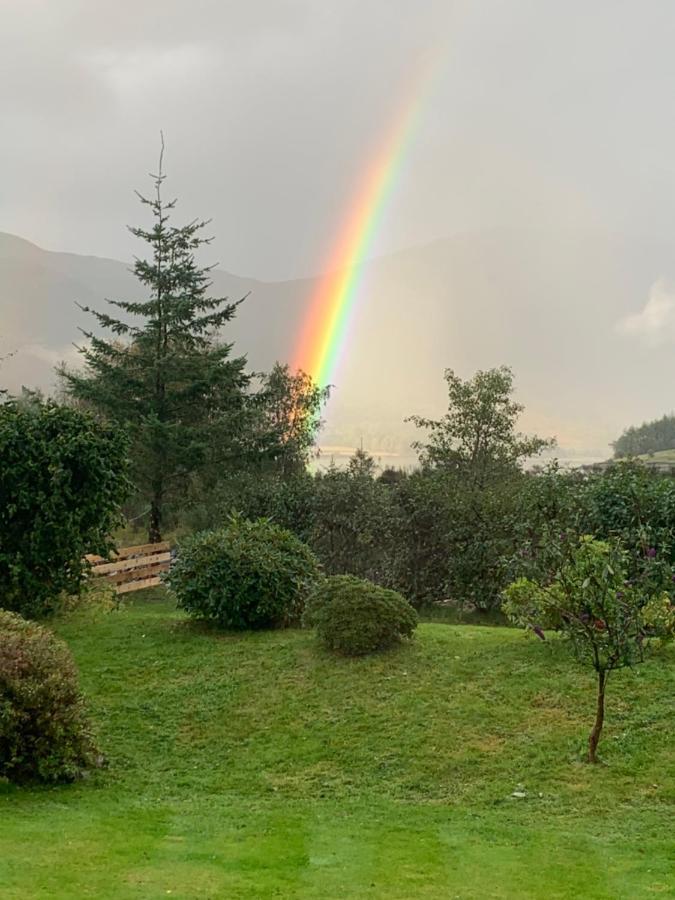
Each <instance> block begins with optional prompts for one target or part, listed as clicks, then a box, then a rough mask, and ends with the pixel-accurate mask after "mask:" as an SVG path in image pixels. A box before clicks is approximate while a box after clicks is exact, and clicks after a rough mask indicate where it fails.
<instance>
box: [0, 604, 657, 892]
mask: <svg viewBox="0 0 675 900" xmlns="http://www.w3.org/2000/svg"><path fill="white" fill-rule="evenodd" d="M57 630H58V631H59V632H60V633H61V634H62V635H63V636H64V637H65V638H66V639H67V640H68V641H69V643H70V645H71V647H72V649H73V651H74V653H75V655H76V657H77V660H78V662H79V664H80V666H81V671H82V680H83V684H84V687H85V689H86V692H87V694H88V696H89V698H90V700H91V705H92V708H93V713H94V716H95V720H96V723H97V727H98V730H99V733H100V742H101V744H102V746H103V748H104V749H105V751H106V752H107V754H108V756H109V758H110V762H111V765H110V768H109V769H108V770H106V771H103V772H101V773H99V774H97V775H95V776H94V777H93V778H92V779H90V780H89V781H86V782H82V783H80V784H77V785H72V786H66V787H60V788H52V789H34V790H17V789H14V788H10V787H4V788H2V787H0V896H1V897H2V898H3V900H9V898H21V900H23V898H33V897H49V898H72V897H78V898H80V897H96V898H112V897H114V898H143V900H146V898H155V897H166V896H173V897H180V898H238V897H251V898H263V897H284V898H293V897H302V898H317V900H318V898H322V900H323V898H342V897H349V898H352V897H364V898H366V897H368V898H371V897H372V898H374V897H382V898H385V897H386V898H388V900H389V898H392V900H395V898H412V897H415V898H417V897H434V898H436V897H438V898H452V897H458V898H477V900H478V898H480V900H484V898H492V897H494V898H499V897H507V898H514V897H517V898H521V897H522V898H527V897H543V898H547V900H549V898H563V897H565V898H567V897H569V898H572V897H574V898H577V897H584V898H586V900H591V898H626V900H629V898H630V900H637V898H641V897H652V896H654V895H660V896H673V893H672V885H673V884H675V859H674V858H673V847H674V842H673V836H672V834H673V832H672V824H673V801H674V800H675V749H674V748H673V742H672V727H673V719H674V709H673V694H674V691H673V687H674V686H675V667H674V666H673V654H672V653H670V654H669V655H668V657H667V659H666V660H665V662H666V664H665V665H664V660H663V659H662V660H661V661H656V660H654V661H652V662H650V663H649V664H647V665H645V666H644V667H642V669H641V670H640V672H639V674H638V675H634V674H632V673H622V674H620V675H618V676H617V677H616V680H615V682H614V684H610V701H609V721H608V730H607V735H606V741H605V744H604V748H603V749H604V756H605V759H606V765H603V766H599V767H595V768H591V767H589V766H587V765H585V764H583V763H582V762H580V753H581V751H582V750H583V737H584V735H585V733H586V731H587V728H588V724H589V714H590V713H591V709H592V704H593V696H592V683H591V680H590V678H589V677H588V676H587V675H586V673H584V672H581V671H579V670H578V669H577V668H576V667H575V665H574V664H573V663H572V662H571V661H570V660H568V658H567V656H566V653H565V652H563V648H562V647H560V646H559V645H556V643H555V642H550V643H548V644H546V645H544V644H541V643H540V642H538V641H534V640H526V639H524V637H523V635H522V634H520V633H518V632H515V631H510V630H505V629H496V628H495V629H493V628H478V627H469V626H447V625H430V624H427V625H423V626H421V627H420V629H419V632H418V637H417V639H416V641H415V642H414V644H412V645H411V646H409V647H405V648H403V649H402V650H400V651H397V652H394V653H391V654H388V655H384V656H380V657H374V658H370V659H365V660H358V661H347V660H338V659H333V658H331V657H329V656H327V655H325V654H323V653H321V652H320V651H319V650H318V649H317V648H316V646H315V643H314V639H313V636H312V635H311V634H308V633H302V632H286V633H268V634H256V635H241V636H230V635H227V636H216V635H214V634H211V633H205V632H200V631H199V630H197V629H195V628H193V627H191V626H190V625H188V624H187V623H186V622H185V620H184V619H183V618H182V617H181V616H180V614H177V613H176V612H174V611H173V610H172V609H171V607H170V606H169V604H168V603H167V602H166V601H165V600H164V599H163V598H162V597H161V594H157V593H156V594H155V595H154V597H151V596H149V595H148V596H146V600H144V601H140V602H137V603H136V604H135V605H130V606H128V607H127V608H126V609H123V610H122V611H120V612H116V613H109V614H103V613H100V614H97V615H96V616H95V617H93V618H92V616H91V614H84V613H79V614H76V615H73V616H71V617H70V618H68V619H66V620H63V621H61V622H59V623H58V625H57ZM520 786H522V788H523V790H524V791H525V792H526V795H527V796H526V797H525V798H522V799H516V798H513V797H512V796H511V795H512V793H513V791H514V790H515V789H517V788H519V787H520Z"/></svg>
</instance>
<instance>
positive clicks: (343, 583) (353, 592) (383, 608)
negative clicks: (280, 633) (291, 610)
mask: <svg viewBox="0 0 675 900" xmlns="http://www.w3.org/2000/svg"><path fill="white" fill-rule="evenodd" d="M305 623H306V624H307V625H310V626H314V627H315V628H316V630H317V634H318V636H319V639H320V640H321V641H322V642H323V643H324V644H325V646H326V647H328V649H330V650H334V651H336V652H337V653H341V654H343V655H344V656H363V655H365V654H366V653H374V652H375V651H377V650H387V649H389V648H390V647H394V646H395V645H396V644H400V643H401V642H402V641H403V640H404V639H405V638H409V637H411V636H412V633H413V631H414V630H415V628H416V627H417V614H416V613H415V610H414V609H413V608H412V606H411V605H410V604H409V603H408V602H407V600H405V599H404V598H403V597H402V596H401V595H400V594H398V593H397V592H396V591H392V590H389V589H387V588H383V587H380V586H379V585H376V584H373V583H372V582H370V581H365V580H362V579H360V578H355V577H354V576H353V575H333V576H331V577H329V578H326V579H324V580H323V581H322V582H321V584H320V585H319V587H318V588H317V590H316V591H315V592H314V594H313V595H312V598H311V600H310V603H309V605H308V609H307V613H306V616H305Z"/></svg>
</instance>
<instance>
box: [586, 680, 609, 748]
mask: <svg viewBox="0 0 675 900" xmlns="http://www.w3.org/2000/svg"><path fill="white" fill-rule="evenodd" d="M607 674H608V673H607V672H605V671H604V670H601V671H599V672H598V701H597V706H596V710H595V724H594V725H593V730H592V731H591V733H590V735H589V738H588V761H589V762H592V763H596V762H597V761H598V756H597V750H598V744H599V743H600V735H601V733H602V726H603V724H604V721H605V687H606V686H607Z"/></svg>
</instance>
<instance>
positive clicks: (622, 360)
mask: <svg viewBox="0 0 675 900" xmlns="http://www.w3.org/2000/svg"><path fill="white" fill-rule="evenodd" d="M359 274H360V277H361V289H360V294H359V299H358V302H357V304H356V308H355V311H354V316H353V319H352V322H351V325H350V331H349V335H348V341H347V345H346V347H345V350H344V356H343V362H342V365H341V368H340V370H339V371H338V373H337V374H336V377H335V380H336V387H335V391H334V397H333V400H332V401H331V403H330V406H329V409H328V413H327V419H328V422H327V426H326V429H325V431H324V435H323V441H324V443H326V444H328V445H344V446H346V447H353V446H355V445H358V444H359V443H360V442H361V441H363V444H364V446H365V447H367V448H370V449H373V450H377V451H387V452H390V453H394V454H399V455H400V454H401V453H402V452H404V448H405V447H406V446H407V445H408V443H409V440H410V437H411V429H410V427H409V426H406V425H404V424H403V419H404V417H405V416H407V415H410V414H411V413H421V414H425V415H437V414H440V413H441V412H442V411H443V408H444V400H445V391H444V383H443V380H442V375H443V370H444V368H445V367H446V366H451V367H452V368H454V369H455V370H457V371H458V372H459V373H460V374H462V375H464V376H468V375H470V374H471V373H472V372H473V371H474V370H475V369H477V368H486V367H490V366H495V365H500V364H502V363H506V364H508V365H510V366H512V367H513V369H514V372H515V375H516V384H517V388H518V397H519V399H520V400H521V401H522V402H523V403H524V404H525V405H526V408H527V411H526V415H525V416H524V417H523V427H524V428H525V429H528V430H537V431H538V432H540V433H542V434H545V435H549V434H555V435H557V436H558V438H559V442H560V445H561V447H562V450H563V453H565V452H567V453H576V454H582V453H584V452H586V453H587V454H588V455H591V456H592V455H596V456H606V455H607V454H608V451H607V443H608V442H609V441H610V440H612V439H613V438H615V437H616V436H617V435H618V434H619V433H620V432H621V431H622V430H623V428H624V427H625V426H626V425H629V424H630V423H632V422H636V421H643V420H644V419H646V418H656V417H658V416H660V415H662V414H663V413H665V412H670V411H671V410H672V409H673V407H674V406H675V403H674V402H673V396H674V391H673V388H672V387H671V385H672V384H673V383H674V377H675V354H673V341H672V340H671V338H672V337H673V336H675V299H673V300H672V309H671V306H670V305H669V304H671V300H670V299H669V298H670V294H669V293H668V283H669V281H670V280H672V281H674V282H675V245H674V244H673V243H672V242H668V241H664V240H659V239H656V238H654V239H652V238H635V237H632V236H628V235H610V234H601V233H591V232H589V233H579V232H564V231H552V230H546V229H537V230H535V229H532V230H493V231H487V232H481V233H471V234H461V235H456V236H454V237H451V238H447V239H443V240H439V241H436V242H434V243H431V244H428V245H424V246H418V247H412V248H410V249H408V250H404V251H401V252H398V253H394V254H391V255H388V256H383V257H379V258H377V259H374V260H371V261H370V262H368V263H366V264H364V265H363V266H362V271H361V272H360V273H359ZM318 285H319V279H318V278H313V279H312V278H309V279H304V280H297V281H287V282H278V283H271V282H263V281H258V280H255V279H253V278H241V277H238V276H235V275H232V274H230V273H228V272H225V271H222V270H220V269H216V270H214V272H213V292H214V293H215V294H220V295H224V296H228V297H229V298H230V299H238V298H240V297H243V296H244V295H246V294H248V295H249V296H248V297H247V299H246V300H245V301H244V302H243V303H242V305H241V306H240V308H239V311H238V314H237V317H236V320H235V321H234V322H233V323H232V325H231V327H230V328H228V332H227V334H228V339H229V338H231V339H233V340H234V341H235V343H236V345H237V350H238V351H239V352H245V353H246V354H247V355H248V357H249V361H250V364H251V367H252V368H253V369H256V370H260V369H265V368H267V367H269V366H270V365H271V364H272V362H274V360H275V359H280V360H287V359H289V358H290V357H291V355H292V352H293V347H294V345H295V341H296V339H297V334H298V331H299V329H300V327H301V324H302V322H303V319H304V316H305V314H306V311H307V309H308V306H309V304H310V302H311V298H312V296H313V294H314V292H315V290H316V289H317V286H318ZM659 286H660V287H659ZM656 288H658V289H659V290H660V291H661V294H659V298H661V299H658V298H656V299H654V290H655V289H656ZM650 292H651V295H652V300H653V302H654V303H657V300H658V310H657V312H658V315H660V316H661V318H660V319H659V317H658V315H657V316H656V318H655V316H654V315H652V313H653V312H654V310H651V311H650V309H649V308H647V309H646V307H648V305H649V304H650V303H652V300H650ZM662 295H663V296H665V300H664V299H663V296H662ZM138 296H139V288H138V285H137V283H136V281H135V279H134V278H133V276H132V275H131V274H130V272H129V267H128V265H127V264H125V263H122V262H118V261H115V260H110V259H102V258H98V257H91V256H78V255H76V254H70V253H55V252H51V251H45V250H42V249H40V248H39V247H36V246H35V245H33V244H31V243H29V242H28V241H25V240H23V239H21V238H18V237H15V236H13V235H9V234H0V314H1V316H2V319H1V322H2V335H1V336H0V354H5V353H7V352H8V351H14V355H13V356H12V358H11V359H7V360H5V361H4V363H3V364H2V369H1V370H0V380H1V382H2V384H3V385H4V386H6V387H9V388H10V389H14V390H16V389H17V388H18V387H19V386H20V385H21V384H22V383H23V384H26V385H29V386H37V387H42V388H49V387H50V386H51V385H52V384H53V366H54V365H55V364H56V363H57V362H58V361H60V360H62V359H66V360H67V361H68V362H73V363H75V362H76V361H77V354H76V352H75V351H74V348H73V346H72V344H73V342H77V340H78V337H79V336H80V335H79V332H78V327H79V326H84V327H89V326H90V324H91V323H90V321H89V317H88V316H87V315H85V314H84V313H83V312H82V311H81V310H80V309H78V307H77V305H76V301H77V302H78V303H81V304H91V305H93V306H96V307H99V308H100V307H101V306H102V305H103V300H104V298H105V297H111V298H116V299H134V298H136V297H138ZM674 298H675V295H674ZM671 314H672V315H671ZM643 319H644V323H645V327H644V328H642V325H641V323H642V321H643ZM671 319H672V321H671ZM626 322H628V323H629V324H628V325H626ZM622 323H623V325H622ZM631 323H632V324H631ZM636 323H637V325H636ZM647 326H648V327H647ZM399 458H400V456H399Z"/></svg>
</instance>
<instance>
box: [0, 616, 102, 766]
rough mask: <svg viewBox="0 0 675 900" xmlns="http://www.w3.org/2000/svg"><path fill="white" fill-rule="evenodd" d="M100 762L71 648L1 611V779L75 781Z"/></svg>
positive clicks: (28, 623) (45, 630) (22, 620)
mask: <svg viewBox="0 0 675 900" xmlns="http://www.w3.org/2000/svg"><path fill="white" fill-rule="evenodd" d="M96 759H97V754H96V747H95V745H94V742H93V739H92V736H91V732H90V730H89V725H88V722H87V718H86V716H85V711H84V704H83V701H82V696H81V694H80V690H79V686H78V678H77V670H76V668H75V663H74V662H73V658H72V656H71V654H70V651H69V650H68V648H67V646H66V645H65V644H64V643H63V642H62V641H60V640H58V639H57V638H56V637H55V636H54V635H53V634H52V633H51V632H50V631H49V630H48V629H46V628H43V627H42V626H41V625H38V624H36V623H35V622H28V621H26V620H25V619H23V618H21V616H19V615H16V614H15V613H11V612H6V611H4V610H0V776H1V777H4V778H7V779H9V780H10V781H14V782H18V783H21V782H26V781H35V780H36V781H49V782H55V781H71V780H72V779H74V778H77V777H78V776H79V775H81V774H82V773H83V771H84V770H85V769H87V768H88V767H89V766H91V765H93V764H94V763H95V761H96Z"/></svg>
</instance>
